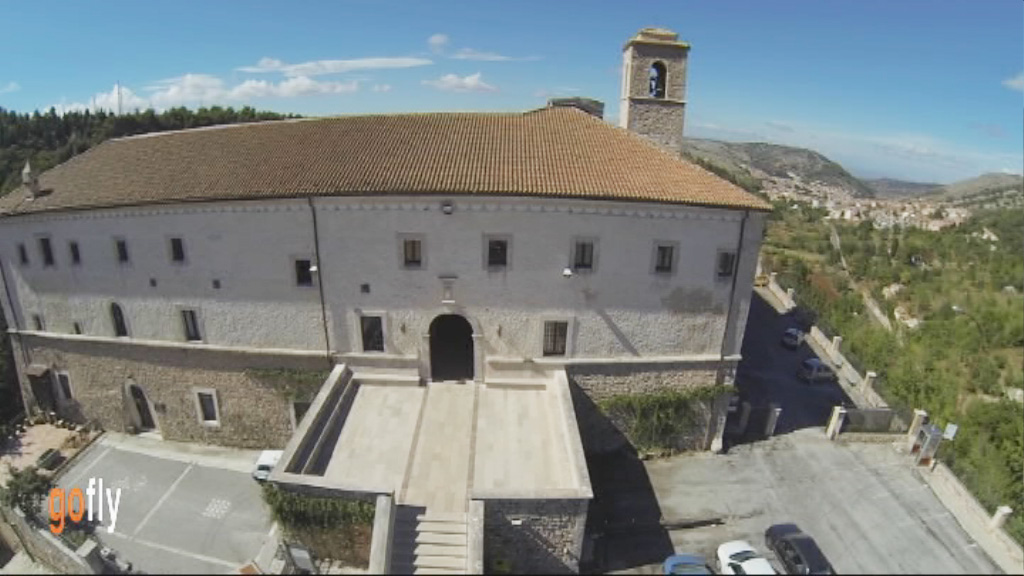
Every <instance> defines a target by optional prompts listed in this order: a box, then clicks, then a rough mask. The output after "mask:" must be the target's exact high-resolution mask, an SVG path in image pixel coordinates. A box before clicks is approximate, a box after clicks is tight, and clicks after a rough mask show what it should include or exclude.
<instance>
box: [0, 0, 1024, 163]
mask: <svg viewBox="0 0 1024 576" xmlns="http://www.w3.org/2000/svg"><path fill="white" fill-rule="evenodd" d="M2 13H3V15H4V20H5V21H7V22H8V23H10V24H11V25H8V26H5V35H4V43H3V47H2V48H0V107H4V108H9V109H14V110H18V111H31V110H34V109H37V108H40V109H46V108H49V107H50V106H57V107H58V108H59V109H62V108H74V107H81V106H107V107H110V106H114V105H116V98H115V97H114V90H113V87H114V84H115V82H118V81H119V82H120V84H121V85H122V86H123V91H122V102H123V106H124V107H125V108H134V107H143V108H144V107H147V106H154V107H156V108H158V109H159V108H166V107H169V106H174V105H186V106H189V107H198V106H200V105H207V106H209V105H212V104H221V105H233V106H242V105H245V104H249V105H253V106H256V107H258V108H262V109H271V110H276V111H280V112H295V113H300V114H306V115H335V114H352V113H376V112H403V111H431V110H467V111H476V110H505V111H511V110H524V109H531V108H536V107H539V106H542V105H543V104H544V103H545V101H546V99H547V98H548V97H550V96H555V95H559V96H561V95H566V96H572V95H580V96H589V97H594V98H598V99H600V100H603V101H604V102H605V103H606V118H607V119H608V120H609V121H612V122H615V121H616V120H617V118H616V116H617V114H618V97H619V82H620V77H619V73H620V72H619V68H620V64H621V49H622V45H623V43H624V41H625V40H626V39H627V38H629V37H630V36H631V35H632V34H634V33H635V32H636V31H637V30H638V29H640V28H642V27H645V26H660V27H666V28H671V29H673V30H675V31H677V32H679V34H680V35H681V37H682V38H683V39H684V40H686V41H688V42H690V43H691V45H692V50H691V52H690V64H689V66H690V69H689V73H688V92H687V100H688V104H687V117H686V135H687V136H695V137H710V138H720V139H728V140H738V141H769V142H776V143H782V144H791V145H796V146H806V147H810V148H813V149H816V150H818V151H820V152H822V153H824V154H826V155H827V156H829V157H831V158H832V159H834V160H837V161H839V162H840V163H842V164H843V165H844V166H846V167H847V168H848V169H849V170H851V171H852V172H854V173H855V174H857V175H862V176H868V177H876V176H888V177H894V178H905V179H911V180H921V181H936V182H950V181H954V180H958V179H962V178H968V177H972V176H975V175H977V174H979V173H982V172H992V171H1012V172H1016V173H1020V172H1022V171H1024V166H1022V164H1024V3H1022V2H1021V1H1020V0H984V1H977V0H967V1H954V0H940V1H935V0H901V1H899V2H892V1H887V0H886V1H875V0H856V1H852V0H850V1H839V0H836V1H833V0H829V1H821V0H799V1H798V0H772V1H765V0H751V1H739V0H736V1H734V0H717V1H715V2H711V1H679V0H676V1H671V2H668V1H666V2H615V3H613V2H604V3H589V4H586V5H582V4H578V3H576V2H556V1H551V0H548V1H546V2H534V1H532V0H531V1H520V0H517V1H515V2H511V1H508V0H506V1H504V2H488V1H479V2H463V1H459V2H451V3H440V2H413V1H403V0H385V1H379V2H376V1H374V2H371V1H357V2H283V1H282V2H248V3H245V4H242V3H239V2H204V3H201V4H200V3H198V2H185V1H180V0H179V1H178V2H164V1H154V2H128V1H110V2H50V1H44V0H33V1H32V2H18V3H14V2H9V3H5V4H4V5H3V12H2Z"/></svg>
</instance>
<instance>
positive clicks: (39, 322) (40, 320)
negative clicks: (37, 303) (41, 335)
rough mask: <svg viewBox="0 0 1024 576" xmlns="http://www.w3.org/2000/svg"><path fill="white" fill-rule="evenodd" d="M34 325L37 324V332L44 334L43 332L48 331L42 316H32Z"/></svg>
mask: <svg viewBox="0 0 1024 576" xmlns="http://www.w3.org/2000/svg"><path fill="white" fill-rule="evenodd" d="M32 323H33V324H35V326H36V331H37V332H42V331H44V330H46V325H45V324H43V317H42V316H41V315H39V314H33V315H32Z"/></svg>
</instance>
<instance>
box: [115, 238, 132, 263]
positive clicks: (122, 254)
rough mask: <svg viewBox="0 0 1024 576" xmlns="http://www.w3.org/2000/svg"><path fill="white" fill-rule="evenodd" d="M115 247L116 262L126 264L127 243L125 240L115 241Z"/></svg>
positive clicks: (127, 260) (127, 259)
mask: <svg viewBox="0 0 1024 576" xmlns="http://www.w3.org/2000/svg"><path fill="white" fill-rule="evenodd" d="M115 243H116V247H117V261H118V262H119V263H121V264H127V263H128V262H129V258H128V242H127V241H126V240H121V239H118V240H115Z"/></svg>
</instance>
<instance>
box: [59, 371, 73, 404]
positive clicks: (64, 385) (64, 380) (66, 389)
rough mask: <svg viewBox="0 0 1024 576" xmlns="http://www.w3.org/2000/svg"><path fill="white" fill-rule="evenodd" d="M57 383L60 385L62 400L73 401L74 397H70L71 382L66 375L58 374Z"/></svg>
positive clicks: (63, 373)
mask: <svg viewBox="0 0 1024 576" xmlns="http://www.w3.org/2000/svg"><path fill="white" fill-rule="evenodd" d="M57 383H58V384H59V385H60V393H61V394H62V395H63V396H64V400H66V401H70V400H73V399H74V397H73V396H72V395H71V380H69V379H68V375H67V373H65V372H58V373H57Z"/></svg>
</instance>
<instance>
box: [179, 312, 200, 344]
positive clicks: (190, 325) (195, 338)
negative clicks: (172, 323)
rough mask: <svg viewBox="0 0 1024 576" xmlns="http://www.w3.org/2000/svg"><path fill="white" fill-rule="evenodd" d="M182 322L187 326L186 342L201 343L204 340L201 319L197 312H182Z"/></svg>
mask: <svg viewBox="0 0 1024 576" xmlns="http://www.w3.org/2000/svg"><path fill="white" fill-rule="evenodd" d="M181 321H182V324H183V325H184V326H185V340H188V341H189V342H199V341H201V340H202V339H203V336H202V335H201V334H200V333H199V318H198V316H197V315H196V311H195V310H182V311H181Z"/></svg>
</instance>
